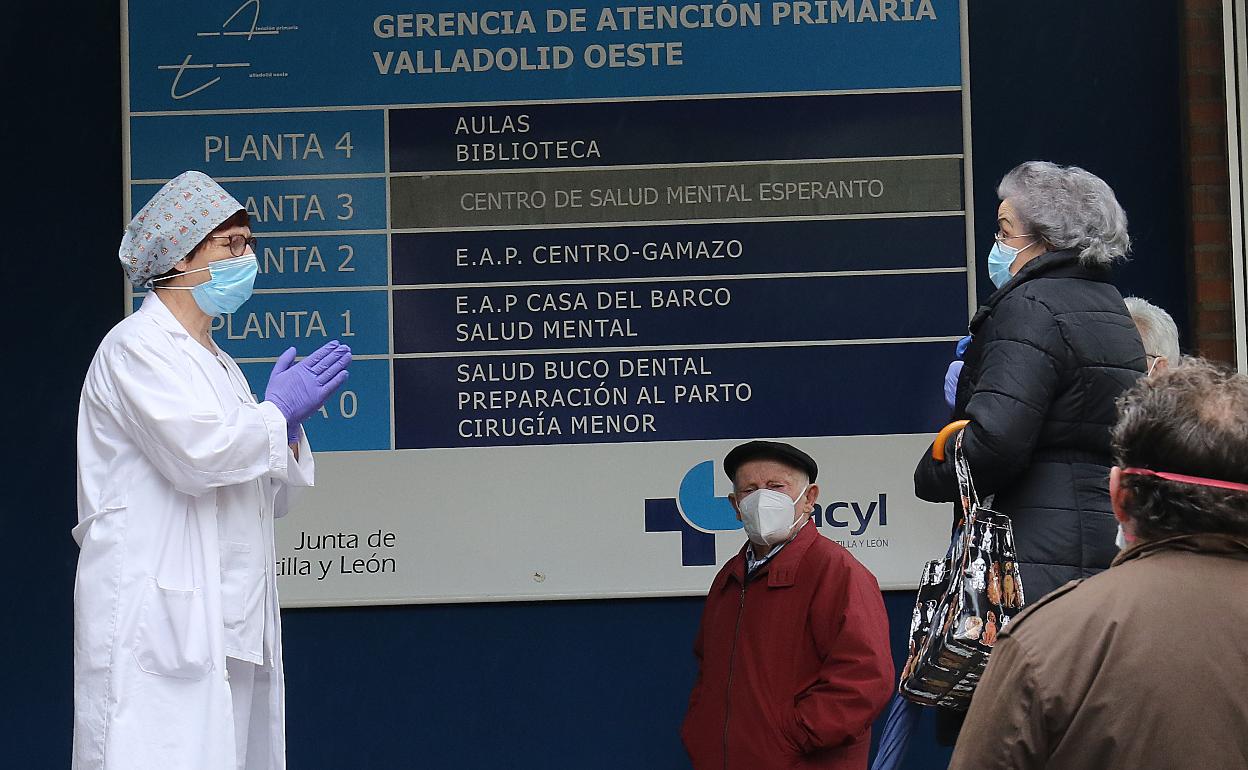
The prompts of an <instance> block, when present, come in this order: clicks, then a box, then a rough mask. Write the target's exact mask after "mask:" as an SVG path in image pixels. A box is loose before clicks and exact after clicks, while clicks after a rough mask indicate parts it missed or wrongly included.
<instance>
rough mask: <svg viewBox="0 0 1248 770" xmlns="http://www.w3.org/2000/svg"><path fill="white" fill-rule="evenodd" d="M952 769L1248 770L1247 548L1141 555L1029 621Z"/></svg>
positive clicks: (1010, 643)
mask: <svg viewBox="0 0 1248 770" xmlns="http://www.w3.org/2000/svg"><path fill="white" fill-rule="evenodd" d="M949 767H950V770H959V769H962V768H965V769H966V770H970V769H972V768H973V769H974V770H992V768H1010V770H1029V769H1030V768H1053V769H1054V770H1057V769H1060V770H1085V769H1086V770H1115V768H1123V770H1125V769H1126V768H1131V770H1137V768H1150V769H1152V768H1157V769H1158V770H1161V769H1163V768H1164V769H1169V768H1175V769H1178V768H1183V769H1186V768H1201V770H1228V769H1229V768H1239V769H1241V770H1242V769H1243V768H1248V538H1235V537H1230V536H1226V535H1184V536H1178V537H1171V538H1165V539H1161V540H1154V541H1146V542H1142V543H1139V544H1137V545H1135V546H1134V547H1132V548H1130V549H1128V550H1127V551H1124V552H1123V553H1122V554H1121V555H1119V557H1118V558H1117V559H1116V560H1115V561H1114V566H1113V568H1112V569H1110V570H1108V571H1106V572H1104V573H1101V574H1099V575H1097V576H1095V577H1092V578H1088V579H1086V580H1083V581H1078V582H1072V583H1069V584H1067V585H1066V586H1065V587H1063V588H1061V589H1058V590H1057V591H1055V592H1053V593H1052V594H1049V595H1048V596H1046V597H1045V598H1044V599H1042V600H1040V601H1038V602H1036V604H1034V605H1033V606H1032V607H1031V608H1030V609H1029V610H1027V611H1026V612H1023V613H1021V614H1020V615H1019V616H1018V617H1017V618H1016V619H1015V620H1014V622H1013V623H1011V624H1010V625H1009V627H1008V628H1007V630H1005V631H1003V632H1002V633H1001V638H1000V641H998V642H997V646H996V648H995V649H994V650H993V653H992V658H991V659H990V661H989V664H988V670H987V671H986V672H985V674H984V678H983V680H982V681H981V682H980V685H979V687H978V689H977V691H976V693H975V698H974V700H973V701H972V702H971V709H970V712H969V713H968V714H967V719H966V724H965V725H964V726H963V728H962V734H961V737H960V738H959V740H958V745H957V749H956V750H955V752H954V755H953V762H952V764H951V765H950V766H949Z"/></svg>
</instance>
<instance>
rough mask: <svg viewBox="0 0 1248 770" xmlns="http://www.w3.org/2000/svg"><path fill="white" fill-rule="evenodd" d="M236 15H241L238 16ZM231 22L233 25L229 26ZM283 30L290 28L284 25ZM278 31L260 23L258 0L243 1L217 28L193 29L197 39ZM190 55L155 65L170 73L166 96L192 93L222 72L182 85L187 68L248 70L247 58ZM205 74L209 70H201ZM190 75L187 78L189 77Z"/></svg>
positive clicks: (248, 36) (216, 79)
mask: <svg viewBox="0 0 1248 770" xmlns="http://www.w3.org/2000/svg"><path fill="white" fill-rule="evenodd" d="M248 8H250V9H251V19H250V20H251V24H250V25H249V26H248V25H247V17H246V15H245V14H244V13H243V12H244V11H246V10H247V9H248ZM240 16H241V17H242V18H241V19H240ZM236 19H237V20H239V22H240V23H239V24H234V22H235V20H236ZM231 25H233V26H231ZM286 29H293V27H291V28H286ZM281 32H282V30H280V29H278V28H277V27H272V26H264V27H262V26H260V0H245V2H244V3H243V4H242V5H240V6H239V7H238V9H237V10H235V11H234V13H232V14H230V16H229V18H227V19H226V20H225V22H224V23H223V24H222V25H221V29H219V30H208V31H203V32H196V33H195V37H197V38H218V39H225V38H241V39H242V40H245V41H248V42H250V41H254V40H256V39H257V38H258V37H261V36H271V35H278V34H281ZM193 56H194V54H190V53H188V54H187V55H186V56H185V57H184V58H183V59H182V61H181V62H179V63H177V64H160V65H157V67H156V69H158V70H167V71H171V72H173V73H174V75H173V83H172V84H170V86H169V96H170V98H172V99H175V100H178V99H186V98H188V97H191V96H194V95H195V94H197V93H200V92H201V91H204V90H205V89H207V88H210V87H212V86H214V85H216V84H217V83H219V82H221V78H222V77H223V76H222V75H216V76H215V77H209V78H208V79H207V80H200V81H199V83H198V85H193V84H187V85H183V83H182V76H183V75H186V74H187V73H188V71H191V70H249V69H251V66H252V64H251V62H247V61H224V62H215V63H211V64H209V63H192V62H191V59H192V57H193ZM204 74H205V75H207V74H209V73H204ZM189 79H190V78H188V80H189Z"/></svg>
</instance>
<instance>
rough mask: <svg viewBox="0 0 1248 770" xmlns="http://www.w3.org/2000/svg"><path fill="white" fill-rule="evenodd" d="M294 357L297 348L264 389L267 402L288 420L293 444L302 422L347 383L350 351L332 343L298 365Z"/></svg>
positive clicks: (280, 361) (277, 367) (287, 354)
mask: <svg viewBox="0 0 1248 770" xmlns="http://www.w3.org/2000/svg"><path fill="white" fill-rule="evenodd" d="M295 355H296V353H295V349H294V348H287V350H286V352H285V353H282V355H281V356H280V357H279V358H278V359H277V363H276V364H274V365H273V371H272V373H270V374H269V384H268V387H266V388H265V389H264V400H265V401H268V402H269V403H271V404H273V406H276V407H277V409H278V411H280V412H281V413H282V414H283V415H284V416H285V417H286V438H287V439H289V440H290V441H291V443H294V442H296V441H298V440H299V426H300V425H301V424H302V423H303V421H304V420H306V419H307V418H308V416H309V415H310V414H312V413H313V412H315V411H316V410H317V409H320V408H321V405H322V404H324V403H325V399H327V398H329V397H330V395H332V394H333V392H334V391H335V390H337V389H338V388H339V387H340V386H341V385H342V383H344V382H346V381H347V377H348V376H350V373H349V372H348V371H347V367H348V366H349V365H350V364H351V348H349V347H347V346H346V345H343V344H341V343H339V342H338V340H333V341H331V342H327V343H325V344H324V345H322V346H321V347H320V348H318V349H317V351H316V352H315V353H313V354H312V355H310V356H308V357H307V358H305V359H303V360H302V361H300V362H299V363H297V364H296V363H295Z"/></svg>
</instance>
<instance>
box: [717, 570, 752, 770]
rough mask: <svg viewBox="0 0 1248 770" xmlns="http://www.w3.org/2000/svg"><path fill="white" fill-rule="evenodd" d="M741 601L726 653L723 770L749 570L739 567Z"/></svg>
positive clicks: (725, 767) (726, 756) (726, 758)
mask: <svg viewBox="0 0 1248 770" xmlns="http://www.w3.org/2000/svg"><path fill="white" fill-rule="evenodd" d="M741 571H742V575H741V599H740V601H739V602H738V603H737V626H736V628H734V629H733V631H732V651H731V652H729V653H728V690H727V691H726V692H725V694H724V737H723V745H724V770H728V718H729V717H730V716H731V715H732V675H733V669H734V664H735V663H736V660H737V638H738V637H739V636H740V635H741V616H742V615H744V614H745V585H746V582H747V581H748V580H749V579H750V573H749V569H748V568H747V567H746V566H745V565H744V564H743V565H742V567H741Z"/></svg>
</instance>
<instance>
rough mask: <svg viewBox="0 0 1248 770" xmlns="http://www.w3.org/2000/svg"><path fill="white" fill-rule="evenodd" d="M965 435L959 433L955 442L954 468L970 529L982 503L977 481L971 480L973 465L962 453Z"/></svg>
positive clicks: (963, 432)
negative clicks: (976, 489) (977, 490)
mask: <svg viewBox="0 0 1248 770" xmlns="http://www.w3.org/2000/svg"><path fill="white" fill-rule="evenodd" d="M965 435H966V432H965V431H962V432H959V433H958V438H957V440H956V441H954V442H953V466H954V473H955V474H956V475H957V477H958V494H959V495H960V496H961V498H962V510H963V511H965V512H966V518H967V527H968V528H969V527H970V525H971V523H972V522H974V521H975V514H976V512H977V511H978V510H979V507H980V502H979V493H978V492H976V491H975V481H974V479H972V478H971V464H970V463H968V462H967V461H966V455H965V454H964V453H963V452H962V437H963V436H965Z"/></svg>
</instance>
